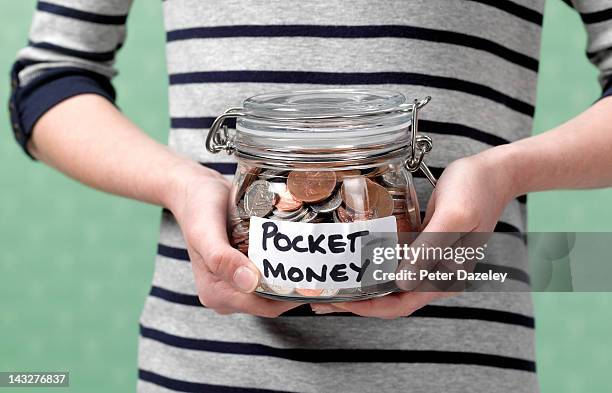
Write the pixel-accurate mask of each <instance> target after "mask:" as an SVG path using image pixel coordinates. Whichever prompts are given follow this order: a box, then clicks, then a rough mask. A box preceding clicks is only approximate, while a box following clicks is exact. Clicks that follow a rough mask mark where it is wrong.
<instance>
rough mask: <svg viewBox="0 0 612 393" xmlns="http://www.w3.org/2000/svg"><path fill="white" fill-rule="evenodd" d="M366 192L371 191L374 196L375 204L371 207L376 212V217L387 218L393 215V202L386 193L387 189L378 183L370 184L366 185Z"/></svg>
mask: <svg viewBox="0 0 612 393" xmlns="http://www.w3.org/2000/svg"><path fill="white" fill-rule="evenodd" d="M368 190H371V191H372V192H373V193H375V194H376V198H374V199H376V202H375V203H374V204H373V207H374V208H375V211H376V217H378V218H381V217H388V216H390V215H391V214H392V213H393V208H394V206H395V205H394V201H393V198H391V195H390V194H389V193H388V192H387V189H386V188H385V187H383V186H381V185H380V184H378V183H375V182H371V184H368Z"/></svg>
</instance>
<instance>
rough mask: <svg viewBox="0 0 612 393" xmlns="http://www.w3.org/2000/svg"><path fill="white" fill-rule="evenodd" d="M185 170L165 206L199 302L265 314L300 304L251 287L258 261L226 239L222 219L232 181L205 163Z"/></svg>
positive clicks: (219, 309)
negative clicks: (172, 219)
mask: <svg viewBox="0 0 612 393" xmlns="http://www.w3.org/2000/svg"><path fill="white" fill-rule="evenodd" d="M194 171H195V172H196V174H195V176H194V174H193V172H194ZM188 172H191V174H183V173H182V172H181V171H178V173H179V174H178V176H179V177H181V176H185V178H184V179H182V180H181V179H177V181H176V184H177V187H174V190H173V191H171V192H172V195H171V196H170V198H169V199H168V205H169V206H168V208H169V209H170V210H171V211H172V213H173V214H174V216H175V217H176V219H177V221H178V223H179V225H180V227H181V230H182V232H183V236H184V237H185V241H186V243H187V250H188V252H189V258H190V259H191V266H192V269H193V274H194V277H195V283H196V289H197V292H198V297H199V299H200V302H201V303H202V304H203V305H204V306H206V307H207V308H210V309H213V310H215V311H216V312H218V313H219V314H232V313H248V314H252V315H257V316H262V317H270V318H272V317H277V316H279V315H280V314H282V313H284V312H285V311H288V310H290V309H292V308H295V307H297V306H299V305H300V304H299V303H292V302H280V301H275V300H270V299H265V298H262V297H260V296H257V295H255V294H254V293H253V291H254V290H255V288H256V287H257V284H258V280H259V272H258V270H257V267H256V266H255V265H254V264H253V263H252V262H251V261H250V260H249V259H248V258H247V257H246V256H244V254H242V253H241V252H240V251H238V250H236V249H234V248H233V247H232V246H230V244H229V242H228V236H227V229H226V220H227V208H228V201H229V194H230V186H231V185H230V184H229V182H228V181H227V180H226V179H225V178H223V176H221V175H220V174H219V173H217V172H215V171H212V170H209V169H207V168H203V167H202V168H196V169H195V170H193V169H191V170H189V171H188Z"/></svg>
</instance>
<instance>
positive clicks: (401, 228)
mask: <svg viewBox="0 0 612 393" xmlns="http://www.w3.org/2000/svg"><path fill="white" fill-rule="evenodd" d="M395 218H396V226H397V232H398V233H401V232H416V228H414V227H413V226H412V225H411V223H410V221H409V220H408V218H407V217H406V216H399V217H398V216H397V215H395Z"/></svg>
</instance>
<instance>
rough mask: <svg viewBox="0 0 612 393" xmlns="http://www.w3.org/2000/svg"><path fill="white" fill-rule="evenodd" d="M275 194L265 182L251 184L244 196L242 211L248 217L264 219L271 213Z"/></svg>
mask: <svg viewBox="0 0 612 393" xmlns="http://www.w3.org/2000/svg"><path fill="white" fill-rule="evenodd" d="M275 201H276V194H274V193H273V192H272V191H270V183H268V182H267V181H265V180H257V181H255V182H253V184H251V185H250V186H249V188H248V189H247V190H246V192H245V194H244V210H245V212H246V213H247V214H248V215H249V216H256V217H265V216H266V215H267V214H268V213H270V212H271V211H272V208H273V207H274V202H275Z"/></svg>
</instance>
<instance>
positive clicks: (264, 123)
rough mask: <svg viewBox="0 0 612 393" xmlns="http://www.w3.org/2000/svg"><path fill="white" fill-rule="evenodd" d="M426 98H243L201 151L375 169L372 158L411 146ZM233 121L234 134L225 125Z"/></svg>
mask: <svg viewBox="0 0 612 393" xmlns="http://www.w3.org/2000/svg"><path fill="white" fill-rule="evenodd" d="M429 99H430V97H426V98H424V99H421V100H418V101H417V100H415V101H413V102H408V100H407V99H406V97H405V96H404V95H403V94H401V93H398V92H394V91H389V90H383V89H321V90H294V91H280V92H272V93H266V94H261V95H257V96H253V97H250V98H247V99H246V100H245V101H244V102H243V107H241V108H230V109H228V110H227V111H226V112H225V113H224V114H222V115H221V116H219V117H218V118H217V119H216V120H215V122H214V123H213V125H212V126H211V129H210V131H209V134H208V136H207V140H206V146H207V148H208V150H209V151H211V152H213V153H216V152H219V151H221V150H226V151H228V152H229V153H236V155H237V156H238V157H241V158H248V159H254V160H255V159H256V160H259V162H260V164H261V163H262V162H265V163H266V164H268V165H270V166H284V165H287V164H289V165H291V164H294V163H297V164H301V163H309V164H312V163H321V164H325V163H346V164H355V165H357V164H363V163H365V164H368V163H371V164H375V162H372V158H377V157H384V158H389V155H392V154H395V155H399V154H405V150H406V148H408V147H411V150H412V154H411V156H414V147H413V146H414V145H415V136H416V132H417V131H416V128H417V127H414V129H413V127H411V125H412V124H413V123H414V124H415V125H416V121H417V117H416V114H417V112H418V110H419V109H420V108H421V107H422V106H424V105H425V104H427V102H429ZM232 117H235V118H236V119H237V120H236V132H235V134H230V133H229V132H228V131H227V129H226V128H225V126H224V122H225V121H226V120H227V119H228V118H232Z"/></svg>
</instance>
